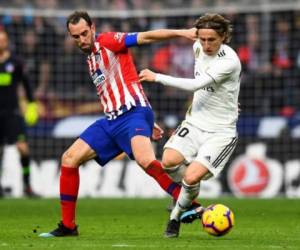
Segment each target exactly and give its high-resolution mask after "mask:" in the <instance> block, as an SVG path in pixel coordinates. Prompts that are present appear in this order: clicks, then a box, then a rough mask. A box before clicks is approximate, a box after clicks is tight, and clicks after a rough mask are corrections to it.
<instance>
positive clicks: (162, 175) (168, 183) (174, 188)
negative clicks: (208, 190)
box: [146, 160, 200, 206]
mask: <svg viewBox="0 0 300 250" xmlns="http://www.w3.org/2000/svg"><path fill="white" fill-rule="evenodd" d="M146 173H147V174H148V175H150V176H152V177H153V178H154V179H155V180H156V181H157V183H158V184H159V185H160V186H161V188H162V189H163V190H165V191H166V192H167V193H168V194H170V195H171V196H172V197H173V198H174V199H175V200H176V201H177V200H178V196H179V193H180V190H181V186H180V185H179V184H178V183H176V182H174V181H173V180H172V179H171V178H170V177H169V176H168V174H167V173H166V172H165V171H164V170H163V168H162V165H161V163H160V162H159V161H158V160H154V161H152V162H151V163H150V165H149V166H148V168H147V169H146ZM192 205H194V206H200V204H199V203H198V202H197V201H195V200H193V201H192Z"/></svg>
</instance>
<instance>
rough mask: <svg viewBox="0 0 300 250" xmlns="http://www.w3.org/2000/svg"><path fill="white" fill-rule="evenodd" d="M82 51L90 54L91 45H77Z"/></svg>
mask: <svg viewBox="0 0 300 250" xmlns="http://www.w3.org/2000/svg"><path fill="white" fill-rule="evenodd" d="M79 48H80V50H81V51H82V52H83V53H86V54H90V53H91V52H92V47H91V46H85V47H79Z"/></svg>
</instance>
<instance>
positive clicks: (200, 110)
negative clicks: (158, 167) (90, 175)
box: [140, 14, 241, 238]
mask: <svg viewBox="0 0 300 250" xmlns="http://www.w3.org/2000/svg"><path fill="white" fill-rule="evenodd" d="M195 30H196V34H197V39H196V41H195V43H194V46H193V49H194V54H195V67H194V75H195V78H194V79H186V78H176V77H172V76H167V75H163V74H156V73H154V72H152V71H150V70H148V69H146V70H143V71H141V72H140V80H141V81H153V82H160V83H162V84H164V85H166V86H173V87H177V88H180V89H183V90H187V91H192V92H194V97H193V102H192V105H191V106H190V108H189V109H188V111H187V114H186V119H185V120H184V121H183V122H182V124H181V125H180V126H179V128H178V129H177V131H176V133H175V134H174V135H173V136H172V137H171V138H170V139H169V141H168V142H167V143H166V145H165V146H164V153H163V160H162V163H163V166H164V168H165V169H166V172H167V173H170V175H172V176H173V177H176V178H178V175H180V174H182V173H183V174H182V176H180V178H182V177H183V179H182V182H181V183H182V189H181V191H180V194H179V198H178V200H177V203H176V205H175V207H174V209H173V210H172V212H171V215H170V220H169V223H168V225H167V229H166V231H165V236H166V237H170V238H171V237H178V235H179V229H180V220H181V221H182V222H185V223H190V222H192V221H193V220H194V219H196V218H199V217H201V213H202V212H203V210H204V208H202V207H198V208H196V209H191V210H189V207H190V205H191V202H192V200H194V199H195V198H196V197H197V196H198V194H199V189H200V181H202V180H206V179H209V178H211V177H213V176H214V177H215V176H217V175H218V174H219V173H220V172H221V171H222V170H223V168H224V166H225V164H226V162H227V161H228V159H229V157H230V155H231V154H232V152H233V150H234V148H235V146H236V143H237V130H236V122H237V119H238V94H239V88H240V73H241V63H240V60H239V58H238V56H237V54H236V53H235V51H234V50H233V49H232V48H231V47H229V46H228V45H227V44H226V43H228V42H229V40H230V36H231V30H232V29H231V25H230V22H229V20H227V19H225V18H224V17H222V16H221V15H218V14H206V15H204V16H202V17H200V18H199V19H198V20H197V21H196V23H195ZM186 166H187V167H186ZM184 168H186V170H184Z"/></svg>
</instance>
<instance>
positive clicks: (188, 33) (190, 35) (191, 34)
mask: <svg viewBox="0 0 300 250" xmlns="http://www.w3.org/2000/svg"><path fill="white" fill-rule="evenodd" d="M196 33H197V29H196V28H191V29H186V30H182V36H183V37H185V38H187V39H190V40H192V41H195V40H196V39H197V34H196Z"/></svg>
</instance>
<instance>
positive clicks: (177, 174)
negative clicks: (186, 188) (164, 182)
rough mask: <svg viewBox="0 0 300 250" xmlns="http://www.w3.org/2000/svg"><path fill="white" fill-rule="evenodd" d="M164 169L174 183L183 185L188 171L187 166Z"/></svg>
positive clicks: (181, 165) (183, 164)
mask: <svg viewBox="0 0 300 250" xmlns="http://www.w3.org/2000/svg"><path fill="white" fill-rule="evenodd" d="M163 169H164V171H165V172H166V173H167V174H168V175H169V176H170V178H171V179H172V180H173V181H174V182H176V183H181V181H182V178H183V176H184V173H185V170H186V169H187V165H186V164H185V163H182V164H180V165H177V166H175V167H171V168H166V167H163Z"/></svg>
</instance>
